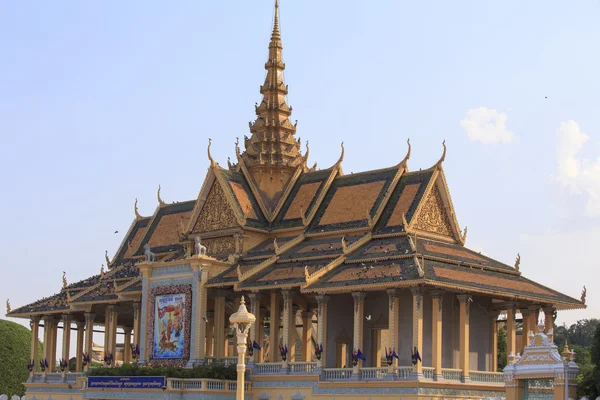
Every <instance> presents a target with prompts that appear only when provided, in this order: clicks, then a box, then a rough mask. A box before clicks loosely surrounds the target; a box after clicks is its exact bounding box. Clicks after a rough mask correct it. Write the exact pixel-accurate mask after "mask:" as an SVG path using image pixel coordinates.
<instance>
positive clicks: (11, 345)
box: [0, 319, 42, 397]
mask: <svg viewBox="0 0 600 400" xmlns="http://www.w3.org/2000/svg"><path fill="white" fill-rule="evenodd" d="M0 338H1V339H0V360H1V361H2V362H0V393H5V394H7V395H8V396H9V397H10V396H12V395H17V396H22V395H24V394H25V386H23V383H24V382H25V381H26V380H27V378H28V377H29V371H27V364H28V363H29V356H30V354H29V352H30V349H31V331H30V330H29V329H27V328H25V327H24V326H23V325H20V324H17V323H15V322H11V321H6V320H3V319H0ZM38 354H39V357H40V358H41V354H42V345H41V343H40V345H39V349H38ZM37 363H38V361H36V364H37Z"/></svg>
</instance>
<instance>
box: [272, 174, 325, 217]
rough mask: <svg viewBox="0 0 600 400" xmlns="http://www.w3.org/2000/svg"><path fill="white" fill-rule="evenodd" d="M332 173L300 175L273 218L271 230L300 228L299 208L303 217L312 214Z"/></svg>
mask: <svg viewBox="0 0 600 400" xmlns="http://www.w3.org/2000/svg"><path fill="white" fill-rule="evenodd" d="M333 173H334V171H333V169H326V170H321V171H313V172H305V173H303V174H302V175H300V177H299V178H298V180H297V181H296V183H295V184H294V187H293V188H292V190H291V191H290V194H289V196H288V197H287V199H285V201H284V203H283V206H282V207H281V210H280V211H279V213H278V214H277V216H276V217H275V220H274V221H273V223H272V225H271V227H272V229H282V228H293V227H301V226H302V218H301V216H300V206H302V210H303V211H304V215H305V216H308V215H309V214H310V213H311V212H312V209H313V208H314V206H315V203H316V200H317V198H318V196H319V194H320V193H321V192H322V191H323V190H324V189H325V183H326V182H327V179H328V178H329V177H330V176H331V174H333ZM315 188H316V189H315Z"/></svg>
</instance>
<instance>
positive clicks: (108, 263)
mask: <svg viewBox="0 0 600 400" xmlns="http://www.w3.org/2000/svg"><path fill="white" fill-rule="evenodd" d="M104 259H105V260H106V267H107V268H108V267H110V258H108V250H104Z"/></svg>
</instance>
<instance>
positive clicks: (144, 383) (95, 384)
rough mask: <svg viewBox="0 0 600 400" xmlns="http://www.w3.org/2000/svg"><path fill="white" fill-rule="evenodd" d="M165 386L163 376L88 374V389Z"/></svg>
mask: <svg viewBox="0 0 600 400" xmlns="http://www.w3.org/2000/svg"><path fill="white" fill-rule="evenodd" d="M165 386H167V378H165V377H164V376H88V378H87V387H88V388H89V389H161V388H163V387H165Z"/></svg>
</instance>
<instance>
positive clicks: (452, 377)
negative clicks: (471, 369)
mask: <svg viewBox="0 0 600 400" xmlns="http://www.w3.org/2000/svg"><path fill="white" fill-rule="evenodd" d="M442 378H443V379H444V380H445V381H455V382H461V381H462V370H461V369H454V368H442Z"/></svg>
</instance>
